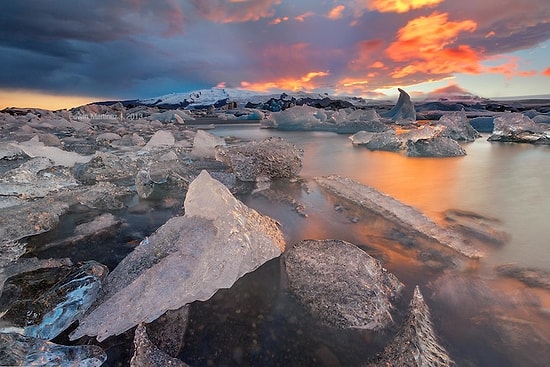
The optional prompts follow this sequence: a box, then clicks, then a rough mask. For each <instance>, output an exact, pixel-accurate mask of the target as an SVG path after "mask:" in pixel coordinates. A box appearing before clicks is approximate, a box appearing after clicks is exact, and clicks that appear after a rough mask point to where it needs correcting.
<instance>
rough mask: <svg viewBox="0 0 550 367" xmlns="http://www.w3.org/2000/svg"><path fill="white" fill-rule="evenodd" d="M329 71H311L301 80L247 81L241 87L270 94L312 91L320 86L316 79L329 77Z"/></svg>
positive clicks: (300, 78)
mask: <svg viewBox="0 0 550 367" xmlns="http://www.w3.org/2000/svg"><path fill="white" fill-rule="evenodd" d="M328 75H329V72H327V71H311V72H308V73H307V74H305V75H303V76H302V77H299V78H280V79H277V80H272V81H267V82H258V83H249V82H247V81H242V82H241V87H242V88H244V89H248V90H253V91H256V92H269V91H273V90H292V91H299V90H312V89H315V88H317V87H319V85H317V84H316V83H315V82H314V79H315V78H318V77H324V76H328Z"/></svg>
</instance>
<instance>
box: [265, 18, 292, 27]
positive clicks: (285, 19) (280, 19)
mask: <svg viewBox="0 0 550 367" xmlns="http://www.w3.org/2000/svg"><path fill="white" fill-rule="evenodd" d="M287 20H288V17H280V18H275V19H273V20H272V21H271V22H269V24H271V25H275V24H281V23H282V22H286V21H287Z"/></svg>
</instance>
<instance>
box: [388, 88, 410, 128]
mask: <svg viewBox="0 0 550 367" xmlns="http://www.w3.org/2000/svg"><path fill="white" fill-rule="evenodd" d="M397 90H398V91H399V98H398V99H397V103H396V104H395V106H394V107H393V108H392V109H391V110H389V111H388V112H386V113H382V114H380V116H382V117H385V118H388V119H390V120H392V121H401V120H405V121H416V110H415V109H414V104H413V103H412V101H411V97H410V96H409V95H408V94H407V92H405V91H404V90H403V89H401V88H397Z"/></svg>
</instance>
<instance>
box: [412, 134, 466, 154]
mask: <svg viewBox="0 0 550 367" xmlns="http://www.w3.org/2000/svg"><path fill="white" fill-rule="evenodd" d="M465 155H466V150H464V148H462V147H461V146H460V144H458V143H457V142H456V140H453V139H450V138H446V137H443V136H436V137H433V138H429V139H418V140H416V141H413V140H409V141H407V156H409V157H433V158H443V157H461V156H465Z"/></svg>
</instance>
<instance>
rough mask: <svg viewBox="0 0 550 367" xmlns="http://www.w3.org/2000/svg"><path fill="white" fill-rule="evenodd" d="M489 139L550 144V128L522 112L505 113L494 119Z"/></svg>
mask: <svg viewBox="0 0 550 367" xmlns="http://www.w3.org/2000/svg"><path fill="white" fill-rule="evenodd" d="M487 140H489V141H501V142H513V143H532V144H545V145H549V144H550V128H549V127H548V126H547V125H546V124H540V123H536V122H534V121H533V120H531V119H530V118H529V117H528V116H526V115H524V114H522V113H504V114H501V115H500V116H498V117H496V118H495V119H494V129H493V134H492V135H491V136H489V138H488V139H487Z"/></svg>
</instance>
